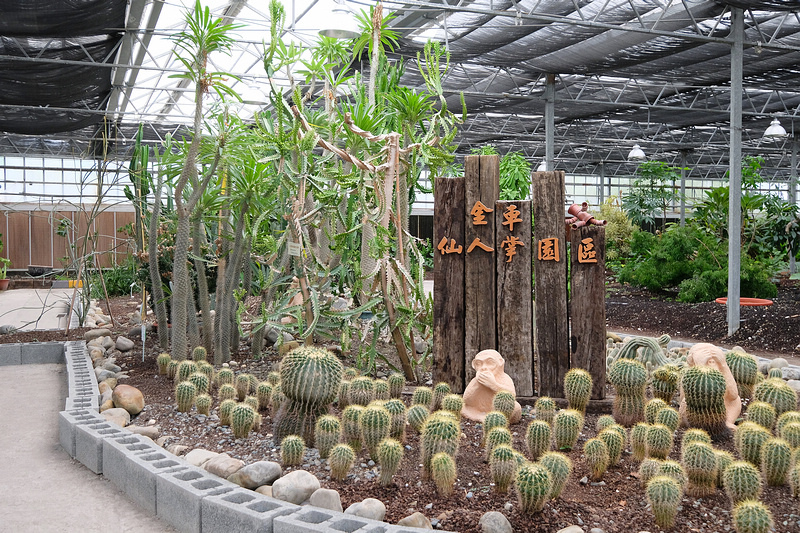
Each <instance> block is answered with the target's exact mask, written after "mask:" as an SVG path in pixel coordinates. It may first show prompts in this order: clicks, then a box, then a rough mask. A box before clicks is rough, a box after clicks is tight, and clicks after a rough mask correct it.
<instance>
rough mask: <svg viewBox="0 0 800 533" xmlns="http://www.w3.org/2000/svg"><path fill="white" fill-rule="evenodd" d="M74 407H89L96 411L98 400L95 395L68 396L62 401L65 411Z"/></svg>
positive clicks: (72, 409)
mask: <svg viewBox="0 0 800 533" xmlns="http://www.w3.org/2000/svg"><path fill="white" fill-rule="evenodd" d="M75 409H91V410H93V411H97V410H98V409H99V402H98V400H97V396H96V395H95V396H74V397H73V396H70V397H68V398H67V399H66V400H65V401H64V410H65V411H74V410H75Z"/></svg>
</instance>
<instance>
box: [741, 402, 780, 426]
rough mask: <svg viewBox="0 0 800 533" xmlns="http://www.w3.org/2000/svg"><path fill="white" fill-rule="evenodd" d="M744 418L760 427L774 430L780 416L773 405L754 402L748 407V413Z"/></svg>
mask: <svg viewBox="0 0 800 533" xmlns="http://www.w3.org/2000/svg"><path fill="white" fill-rule="evenodd" d="M744 417H745V420H748V421H750V422H755V423H756V424H758V425H759V426H763V427H765V428H767V429H769V430H772V427H773V426H774V425H775V420H776V419H777V417H778V416H777V413H776V412H775V408H774V407H772V405H770V404H768V403H767V402H759V401H753V402H750V405H748V406H747V412H746V413H745V416H744Z"/></svg>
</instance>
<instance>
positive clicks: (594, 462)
mask: <svg viewBox="0 0 800 533" xmlns="http://www.w3.org/2000/svg"><path fill="white" fill-rule="evenodd" d="M583 454H584V455H585V456H586V462H587V463H588V464H589V467H590V468H591V469H592V479H593V480H594V481H600V480H601V479H602V478H603V474H605V473H606V470H607V469H608V465H609V462H610V457H609V455H608V446H606V443H605V442H604V441H603V440H602V439H598V438H597V437H595V438H593V439H589V440H587V441H586V444H584V445H583Z"/></svg>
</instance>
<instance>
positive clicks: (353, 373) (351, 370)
mask: <svg viewBox="0 0 800 533" xmlns="http://www.w3.org/2000/svg"><path fill="white" fill-rule="evenodd" d="M360 375H361V372H359V371H358V369H357V368H355V367H352V366H348V367H347V368H345V369H344V374H343V375H342V379H346V380H347V381H353V380H354V379H356V378H357V377H358V376H360Z"/></svg>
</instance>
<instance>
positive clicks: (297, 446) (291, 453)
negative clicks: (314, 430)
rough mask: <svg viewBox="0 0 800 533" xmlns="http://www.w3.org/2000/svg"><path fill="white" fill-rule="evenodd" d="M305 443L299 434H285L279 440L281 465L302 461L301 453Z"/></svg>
mask: <svg viewBox="0 0 800 533" xmlns="http://www.w3.org/2000/svg"><path fill="white" fill-rule="evenodd" d="M305 451H306V443H305V442H304V441H303V437H301V436H299V435H287V436H286V437H284V438H283V440H282V441H281V464H282V465H283V466H285V467H286V466H297V465H300V464H302V463H303V454H304V453H305Z"/></svg>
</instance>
